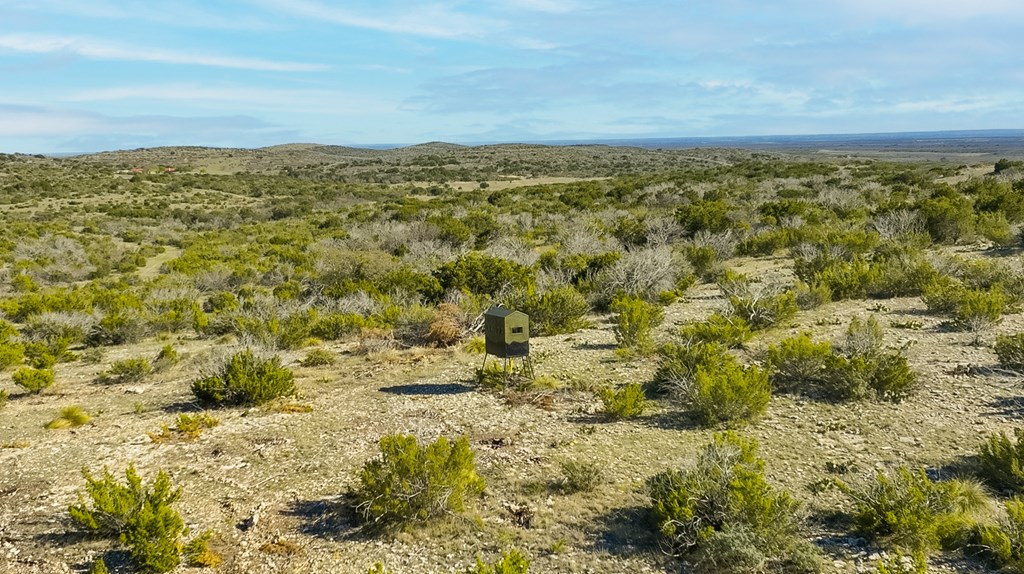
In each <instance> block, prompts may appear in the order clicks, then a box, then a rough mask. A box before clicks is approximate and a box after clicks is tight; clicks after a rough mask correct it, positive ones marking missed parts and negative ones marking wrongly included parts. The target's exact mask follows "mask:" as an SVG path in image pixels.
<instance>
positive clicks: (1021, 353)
mask: <svg viewBox="0 0 1024 574" xmlns="http://www.w3.org/2000/svg"><path fill="white" fill-rule="evenodd" d="M995 352H996V356H997V357H999V366H1001V367H1003V368H1004V369H1009V370H1011V371H1018V372H1024V333H1017V334H1016V335H1002V336H1000V337H998V338H996V344H995Z"/></svg>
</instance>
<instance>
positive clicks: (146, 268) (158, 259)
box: [138, 245, 181, 279]
mask: <svg viewBox="0 0 1024 574" xmlns="http://www.w3.org/2000/svg"><path fill="white" fill-rule="evenodd" d="M178 257H181V249H180V248H178V247H172V246H170V245H167V246H165V247H164V252H163V253H157V254H156V255H154V256H152V257H150V258H149V259H147V260H146V264H145V265H143V266H142V267H140V268H139V271H138V274H139V278H140V279H152V278H154V277H156V276H157V275H160V267H161V266H163V264H164V263H167V262H168V261H170V260H171V259H177V258H178Z"/></svg>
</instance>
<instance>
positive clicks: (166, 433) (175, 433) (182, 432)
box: [146, 413, 220, 443]
mask: <svg viewBox="0 0 1024 574" xmlns="http://www.w3.org/2000/svg"><path fill="white" fill-rule="evenodd" d="M219 424H220V420H219V419H217V418H214V417H213V416H211V415H210V414H209V413H199V414H196V415H190V414H187V413H181V414H180V415H178V418H177V419H175V425H174V428H171V427H168V426H167V425H164V426H163V428H162V429H161V431H160V432H159V433H146V434H148V435H149V438H150V440H152V441H153V442H155V443H163V442H169V441H175V440H195V439H197V438H199V437H200V435H202V434H203V431H205V430H206V429H211V428H213V427H215V426H217V425H219Z"/></svg>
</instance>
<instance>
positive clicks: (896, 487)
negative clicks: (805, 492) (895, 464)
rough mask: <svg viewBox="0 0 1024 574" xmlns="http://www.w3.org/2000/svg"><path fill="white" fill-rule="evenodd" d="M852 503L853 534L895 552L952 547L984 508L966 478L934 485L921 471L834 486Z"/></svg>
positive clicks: (978, 490) (983, 500)
mask: <svg viewBox="0 0 1024 574" xmlns="http://www.w3.org/2000/svg"><path fill="white" fill-rule="evenodd" d="M839 486H840V488H841V489H842V490H843V492H845V493H846V494H847V495H849V496H850V498H852V499H853V502H854V507H855V508H854V513H853V522H854V526H855V528H856V530H857V532H858V533H860V534H862V535H863V536H865V537H867V538H869V539H871V540H875V541H880V542H884V543H886V544H891V545H893V546H895V547H898V548H904V549H908V550H920V551H924V552H928V551H931V550H936V549H939V548H948V547H951V546H955V545H956V544H957V541H958V540H962V538H963V536H964V531H965V530H968V529H970V528H971V527H972V523H971V522H972V516H973V514H974V513H976V512H977V511H979V510H981V509H982V508H983V507H984V506H985V504H986V500H987V499H986V497H985V494H984V491H983V490H982V489H981V487H980V486H979V485H977V484H975V483H972V482H969V481H966V480H950V481H946V482H934V481H932V480H931V479H929V478H928V476H927V475H926V474H925V472H924V469H918V470H916V471H914V470H908V469H907V468H906V467H900V468H899V469H897V471H896V473H895V474H894V475H893V476H892V477H890V476H887V475H885V474H884V473H882V472H881V471H879V472H878V473H877V474H876V475H875V480H874V481H872V482H869V483H867V484H865V485H863V486H860V487H858V488H851V487H849V486H847V485H845V484H842V483H839Z"/></svg>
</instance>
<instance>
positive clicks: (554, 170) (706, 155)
mask: <svg viewBox="0 0 1024 574" xmlns="http://www.w3.org/2000/svg"><path fill="white" fill-rule="evenodd" d="M751 156H752V152H749V151H744V150H728V149H697V150H681V149H677V150H656V149H644V148H638V147H627V146H607V145H574V146H550V145H541V144H495V145H481V146H464V145H458V144H451V143H444V142H430V143H425V144H417V145H412V146H406V147H400V148H393V149H370V148H357V147H346V146H334V145H319V144H307V143H297V144H283V145H276V146H271V147H265V148H257V149H239V148H209V147H184V146H179V147H156V148H144V149H134V150H123V151H110V152H101V153H94V154H86V155H80V156H75V158H74V159H76V160H78V161H84V162H88V163H98V164H102V165H106V166H110V167H114V168H117V169H125V170H127V169H133V168H142V169H144V170H151V169H154V168H157V167H174V168H175V169H176V170H179V171H204V172H207V173H214V174H217V173H221V174H229V173H243V172H248V173H264V174H267V173H269V174H274V173H288V174H290V175H293V176H298V177H306V178H310V179H325V180H331V181H351V182H372V183H400V182H404V181H427V182H431V181H436V182H443V181H483V180H496V179H502V178H508V179H517V178H524V177H549V176H565V177H600V176H611V175H615V174H622V173H630V172H641V171H647V172H650V171H652V170H653V171H664V170H672V169H684V168H692V167H701V166H704V167H706V166H715V165H723V164H731V163H734V162H737V161H742V160H744V159H749V158H750V157H751Z"/></svg>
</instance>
